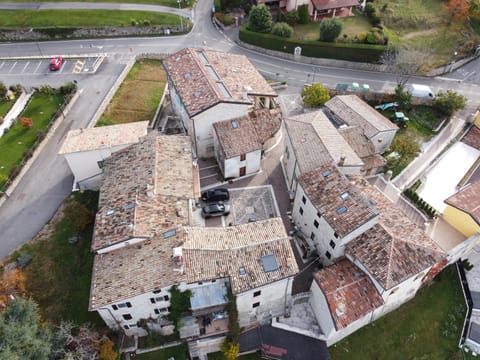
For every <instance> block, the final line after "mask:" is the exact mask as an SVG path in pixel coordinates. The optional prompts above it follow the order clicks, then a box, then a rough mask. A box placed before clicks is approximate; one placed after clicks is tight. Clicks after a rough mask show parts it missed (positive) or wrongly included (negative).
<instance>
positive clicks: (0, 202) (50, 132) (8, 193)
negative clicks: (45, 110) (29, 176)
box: [0, 90, 82, 206]
mask: <svg viewBox="0 0 480 360" xmlns="http://www.w3.org/2000/svg"><path fill="white" fill-rule="evenodd" d="M81 92H82V91H81V90H79V91H77V92H76V93H75V95H73V97H72V99H71V100H70V102H69V103H68V105H67V106H66V107H65V109H64V110H63V114H61V115H60V116H58V117H57V118H56V119H54V120H53V125H52V126H51V127H50V129H49V130H48V133H47V134H46V135H45V138H44V139H43V140H42V142H41V143H40V145H38V146H37V148H36V149H35V151H34V152H33V155H32V157H31V158H30V159H28V160H27V162H26V163H25V165H24V166H23V167H22V170H20V173H19V174H18V175H17V177H16V178H15V180H13V182H12V184H11V185H10V186H9V187H8V188H7V190H5V193H4V196H2V197H1V198H0V206H2V205H3V204H4V203H5V201H7V199H9V198H10V196H11V194H12V193H13V192H14V191H15V189H16V187H17V185H18V184H19V183H20V181H21V180H22V179H23V177H24V176H25V174H26V173H27V171H28V170H30V167H31V166H32V165H33V163H34V162H35V160H36V159H37V158H38V156H39V155H40V153H41V152H42V150H43V148H44V147H45V145H46V144H47V143H48V141H49V140H50V139H51V137H52V136H53V134H54V133H55V130H57V128H58V127H59V126H60V124H62V123H63V120H64V119H65V117H66V115H67V114H68V112H69V111H70V109H71V108H72V106H73V105H74V104H75V102H76V101H77V99H78V98H79V96H80V93H81Z"/></svg>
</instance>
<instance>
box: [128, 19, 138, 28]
mask: <svg viewBox="0 0 480 360" xmlns="http://www.w3.org/2000/svg"><path fill="white" fill-rule="evenodd" d="M130 24H132V26H135V25H137V20H136V19H134V18H131V19H130Z"/></svg>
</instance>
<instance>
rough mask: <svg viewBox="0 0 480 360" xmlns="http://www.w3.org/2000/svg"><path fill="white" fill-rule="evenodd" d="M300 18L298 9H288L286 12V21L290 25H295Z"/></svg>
mask: <svg viewBox="0 0 480 360" xmlns="http://www.w3.org/2000/svg"><path fill="white" fill-rule="evenodd" d="M298 20H299V17H298V12H297V10H291V11H287V13H286V14H285V21H286V22H287V24H289V25H295V24H296V23H298Z"/></svg>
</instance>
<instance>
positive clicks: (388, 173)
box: [383, 170, 393, 181]
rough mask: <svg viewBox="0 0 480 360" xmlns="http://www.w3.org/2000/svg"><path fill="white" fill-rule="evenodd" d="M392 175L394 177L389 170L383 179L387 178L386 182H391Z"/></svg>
mask: <svg viewBox="0 0 480 360" xmlns="http://www.w3.org/2000/svg"><path fill="white" fill-rule="evenodd" d="M392 175H393V173H392V170H388V171H387V172H386V173H385V174H384V175H383V177H384V178H385V180H387V181H390V179H391V178H392Z"/></svg>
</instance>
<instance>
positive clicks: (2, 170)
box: [0, 94, 63, 189]
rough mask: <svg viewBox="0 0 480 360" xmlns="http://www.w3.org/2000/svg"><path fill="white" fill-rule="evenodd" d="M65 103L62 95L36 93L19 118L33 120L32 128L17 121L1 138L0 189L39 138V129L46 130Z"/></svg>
mask: <svg viewBox="0 0 480 360" xmlns="http://www.w3.org/2000/svg"><path fill="white" fill-rule="evenodd" d="M62 103H63V97H62V95H43V94H34V95H33V97H32V99H31V101H30V103H29V104H28V105H27V107H26V109H25V111H24V112H23V113H22V114H21V115H20V116H19V118H22V117H27V118H31V119H32V121H33V126H32V127H31V128H27V127H24V126H23V125H22V124H21V122H20V121H17V123H15V124H14V125H13V126H12V127H11V128H10V130H9V131H8V132H7V133H6V134H4V135H3V136H2V137H1V138H0V154H2V155H1V157H0V189H3V188H4V186H5V184H6V182H7V180H8V177H9V174H10V171H11V169H12V168H13V167H14V166H17V165H19V164H20V163H21V162H22V159H23V158H24V156H25V152H26V151H27V150H28V149H30V148H31V147H32V146H33V144H34V143H35V140H36V138H37V133H38V132H39V131H45V130H46V129H47V127H48V124H49V123H50V121H51V120H52V116H53V114H55V113H56V112H57V110H58V109H59V107H60V105H59V104H62Z"/></svg>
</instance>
